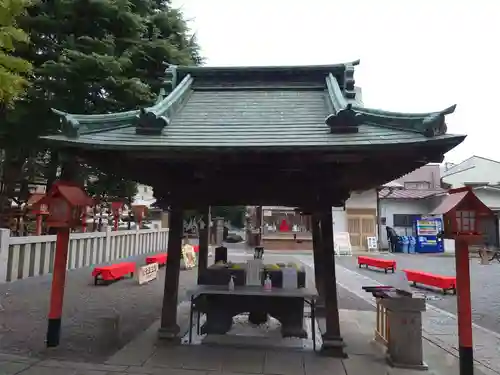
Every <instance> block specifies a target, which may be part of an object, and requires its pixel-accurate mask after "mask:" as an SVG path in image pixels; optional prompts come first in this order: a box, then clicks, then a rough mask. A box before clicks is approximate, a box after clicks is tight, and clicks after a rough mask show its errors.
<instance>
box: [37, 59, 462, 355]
mask: <svg viewBox="0 0 500 375" xmlns="http://www.w3.org/2000/svg"><path fill="white" fill-rule="evenodd" d="M358 64H359V61H354V62H351V63H345V64H336V65H325V66H272V67H271V66H265V67H251V66H247V67H195V66H171V67H169V69H168V70H167V76H168V79H167V81H166V82H165V86H164V91H163V92H162V93H161V94H160V96H159V98H158V101H157V103H156V104H155V105H153V106H151V107H148V108H141V109H139V110H133V111H127V112H121V113H111V114H101V115H79V114H69V113H64V112H60V111H55V112H56V113H57V114H58V115H59V116H60V119H61V125H62V127H61V133H60V134H57V135H51V136H46V137H44V138H45V139H46V141H47V142H48V143H49V145H50V146H51V147H53V148H55V149H58V150H60V151H61V153H62V154H64V155H70V156H74V157H77V158H80V159H83V160H86V161H88V162H90V163H92V164H95V165H96V166H98V167H99V168H101V169H102V170H104V171H110V172H113V173H115V174H117V175H120V176H123V177H124V178H126V179H129V180H134V181H140V182H141V183H144V184H147V185H150V186H152V187H153V188H154V192H155V196H156V198H157V199H158V201H159V202H161V204H162V205H163V208H165V209H168V210H169V211H170V238H169V243H168V251H169V257H168V263H167V269H166V277H165V292H164V297H163V312H162V316H161V329H160V336H161V337H163V338H169V339H173V340H176V339H178V336H179V326H178V325H177V293H178V283H179V264H180V257H181V236H182V234H183V233H182V228H183V226H182V212H183V210H184V209H188V208H190V209H192V208H196V209H199V210H204V212H208V208H209V206H211V205H214V206H215V205H280V206H291V207H300V208H301V210H302V212H306V213H308V214H311V215H312V217H313V229H314V233H315V235H314V257H315V264H316V274H317V275H316V277H317V280H318V289H319V290H320V294H321V295H322V300H323V301H324V304H325V307H324V313H325V320H326V325H325V327H324V328H323V329H322V330H323V332H322V333H323V348H322V349H323V350H324V351H326V352H327V353H329V354H331V355H340V356H342V355H343V349H342V348H343V342H342V337H341V332H340V324H339V314H338V305H337V292H336V280H335V267H334V264H335V258H334V255H333V233H332V207H342V206H343V205H344V203H345V201H346V199H348V198H349V195H350V193H351V192H353V191H362V190H368V189H371V188H374V187H376V186H380V185H381V184H383V183H385V182H387V181H391V180H394V179H396V178H398V177H400V176H401V175H403V174H406V173H408V172H410V171H412V170H414V169H416V168H419V167H421V166H423V165H425V164H427V163H429V162H441V161H442V160H443V155H444V154H445V153H446V152H448V151H449V150H451V149H452V148H454V147H455V146H457V145H458V144H459V143H461V142H462V141H463V140H464V138H465V136H462V135H451V134H446V131H447V127H446V123H445V116H446V115H447V114H450V113H452V112H453V111H454V109H455V106H452V107H449V108H446V109H444V110H442V111H439V112H430V113H418V114H415V113H398V112H388V111H384V110H379V109H371V108H366V107H364V106H363V103H362V100H361V90H360V89H359V88H358V87H356V86H355V81H354V67H355V66H356V65H358ZM70 159H71V158H70ZM73 160H74V159H73ZM200 242H201V244H202V246H201V248H200V271H201V272H203V268H204V267H206V254H207V250H206V246H207V245H206V241H205V239H204V238H201V239H200ZM204 248H205V249H204ZM200 271H199V272H200Z"/></svg>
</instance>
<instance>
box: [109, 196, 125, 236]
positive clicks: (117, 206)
mask: <svg viewBox="0 0 500 375" xmlns="http://www.w3.org/2000/svg"><path fill="white" fill-rule="evenodd" d="M122 209H123V202H111V211H112V212H113V220H114V230H115V231H117V230H118V219H119V218H120V214H121V213H122Z"/></svg>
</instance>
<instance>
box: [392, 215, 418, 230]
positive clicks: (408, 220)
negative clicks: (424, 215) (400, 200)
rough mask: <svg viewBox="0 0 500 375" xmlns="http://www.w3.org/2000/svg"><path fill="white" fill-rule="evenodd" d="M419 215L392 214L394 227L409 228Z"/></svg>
mask: <svg viewBox="0 0 500 375" xmlns="http://www.w3.org/2000/svg"><path fill="white" fill-rule="evenodd" d="M419 217H420V215H407V214H394V216H393V225H394V226H395V227H404V228H411V227H413V223H415V220H417V219H418V218H419Z"/></svg>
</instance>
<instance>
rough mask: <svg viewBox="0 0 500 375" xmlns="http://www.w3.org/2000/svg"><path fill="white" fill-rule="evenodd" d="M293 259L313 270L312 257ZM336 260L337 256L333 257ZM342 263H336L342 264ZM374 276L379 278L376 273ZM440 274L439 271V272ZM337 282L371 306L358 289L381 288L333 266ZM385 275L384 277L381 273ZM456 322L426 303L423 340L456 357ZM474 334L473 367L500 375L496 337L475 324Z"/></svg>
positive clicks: (366, 295)
mask: <svg viewBox="0 0 500 375" xmlns="http://www.w3.org/2000/svg"><path fill="white" fill-rule="evenodd" d="M295 258H296V259H297V260H299V261H301V262H302V263H304V264H305V265H307V266H309V267H311V268H314V262H313V258H312V256H309V255H297V256H295ZM337 259H339V257H337ZM346 261H348V260H342V261H340V262H346ZM340 262H337V263H340ZM373 273H374V274H375V275H379V273H377V272H376V271H375V272H373ZM441 273H442V272H441ZM336 275H337V283H338V285H339V286H340V287H342V288H344V289H346V290H348V291H350V292H351V293H353V294H355V295H357V296H358V297H360V298H362V299H364V300H365V301H366V302H368V303H371V304H372V305H375V299H374V297H373V296H372V295H371V294H369V293H366V292H364V291H363V290H362V287H363V286H366V285H382V283H381V282H379V281H377V280H375V279H374V278H371V277H368V276H367V275H365V274H361V273H359V272H356V271H353V270H351V269H347V268H346V267H344V266H340V265H338V264H337V265H336ZM384 275H385V274H384ZM390 277H392V281H394V280H395V278H397V277H398V276H396V275H394V276H393V275H392V274H391V275H390V276H387V277H386V276H384V279H386V284H389V283H390V281H391V278H390ZM457 329H458V322H457V317H456V315H455V314H453V313H450V312H447V311H445V310H443V309H440V308H438V307H436V306H434V305H433V304H432V301H429V302H428V303H427V311H426V312H425V313H424V314H423V331H424V338H425V339H426V340H428V341H429V342H430V343H432V344H433V345H435V346H437V347H440V348H442V349H443V350H444V351H445V352H447V353H450V354H452V355H453V356H454V357H457V356H458V333H457ZM473 330H474V332H473V334H474V357H475V360H476V362H477V368H478V369H480V370H481V371H482V372H483V373H485V374H500V335H499V334H498V333H496V332H493V331H490V330H488V329H486V328H483V327H481V326H478V325H476V324H475V325H474V327H473Z"/></svg>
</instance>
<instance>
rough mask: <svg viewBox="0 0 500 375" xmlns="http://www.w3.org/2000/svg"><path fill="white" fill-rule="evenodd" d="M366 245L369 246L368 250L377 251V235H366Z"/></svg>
mask: <svg viewBox="0 0 500 375" xmlns="http://www.w3.org/2000/svg"><path fill="white" fill-rule="evenodd" d="M366 245H367V247H368V251H377V250H378V244H377V237H366Z"/></svg>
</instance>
